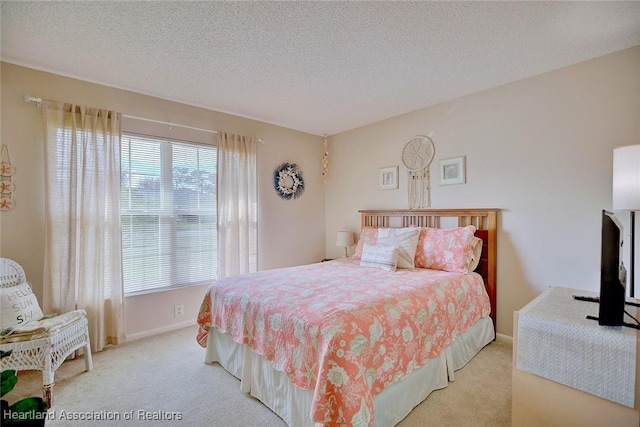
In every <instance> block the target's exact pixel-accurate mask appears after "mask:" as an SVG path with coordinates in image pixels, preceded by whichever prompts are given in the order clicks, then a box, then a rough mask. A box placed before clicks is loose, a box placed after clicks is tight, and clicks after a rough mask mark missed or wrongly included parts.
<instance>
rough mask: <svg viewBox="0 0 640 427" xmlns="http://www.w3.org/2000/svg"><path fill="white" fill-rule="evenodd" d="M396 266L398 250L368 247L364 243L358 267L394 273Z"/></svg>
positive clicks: (384, 247)
mask: <svg viewBox="0 0 640 427" xmlns="http://www.w3.org/2000/svg"><path fill="white" fill-rule="evenodd" d="M397 264H398V248H396V247H394V246H381V245H369V244H368V243H365V244H364V245H363V248H362V258H361V259H360V265H361V266H363V267H376V268H381V269H383V270H386V271H396V266H397Z"/></svg>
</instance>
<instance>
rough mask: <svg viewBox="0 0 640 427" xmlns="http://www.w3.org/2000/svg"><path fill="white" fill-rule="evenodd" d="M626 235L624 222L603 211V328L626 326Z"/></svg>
mask: <svg viewBox="0 0 640 427" xmlns="http://www.w3.org/2000/svg"><path fill="white" fill-rule="evenodd" d="M622 236H623V235H622V224H621V223H620V221H619V220H618V219H617V218H616V217H615V216H614V215H613V214H612V213H611V212H607V211H606V210H603V211H602V248H601V262H600V309H599V313H598V323H599V324H600V325H607V326H621V325H623V324H624V321H623V318H624V305H625V293H626V289H625V288H626V269H625V267H624V263H623V261H622V260H623V255H622V241H623V238H622Z"/></svg>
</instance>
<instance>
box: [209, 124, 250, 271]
mask: <svg viewBox="0 0 640 427" xmlns="http://www.w3.org/2000/svg"><path fill="white" fill-rule="evenodd" d="M256 151H257V150H256V143H255V142H254V141H253V139H252V138H247V137H244V136H238V135H233V134H227V133H219V134H218V165H217V186H218V191H217V195H218V278H223V277H228V276H234V275H237V274H242V273H250V272H254V271H256V270H257V252H258V243H257V224H258V212H257V179H256V176H257V174H256V157H257V156H256Z"/></svg>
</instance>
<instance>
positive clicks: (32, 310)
mask: <svg viewBox="0 0 640 427" xmlns="http://www.w3.org/2000/svg"><path fill="white" fill-rule="evenodd" d="M0 313H1V314H0V329H5V328H8V327H10V326H15V325H21V324H24V323H26V322H28V321H29V320H37V319H41V318H42V310H41V309H40V304H38V299H37V298H36V296H35V294H34V293H33V290H32V289H31V285H30V284H29V283H27V282H23V283H20V284H19V285H16V286H11V287H10V288H0Z"/></svg>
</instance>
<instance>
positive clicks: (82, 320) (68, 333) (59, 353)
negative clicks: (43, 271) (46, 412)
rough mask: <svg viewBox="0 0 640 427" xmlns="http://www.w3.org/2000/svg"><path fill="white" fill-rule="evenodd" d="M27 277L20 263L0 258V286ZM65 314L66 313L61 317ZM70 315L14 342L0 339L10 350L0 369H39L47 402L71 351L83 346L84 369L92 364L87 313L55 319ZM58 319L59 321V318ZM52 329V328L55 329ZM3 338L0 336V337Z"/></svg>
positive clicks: (0, 344)
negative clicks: (66, 319) (57, 375)
mask: <svg viewBox="0 0 640 427" xmlns="http://www.w3.org/2000/svg"><path fill="white" fill-rule="evenodd" d="M25 281H26V276H25V273H24V269H23V268H22V267H21V266H20V264H18V263H16V262H15V261H12V260H10V259H7V258H0V287H1V288H9V287H12V286H17V285H19V284H21V283H24V282H25ZM62 316H65V317H62ZM65 318H69V319H71V320H70V321H69V322H65V323H62V324H61V325H60V324H58V325H57V326H56V327H55V328H52V329H51V331H50V332H49V331H45V332H44V333H40V334H38V335H35V336H34V337H33V338H26V339H24V340H19V341H15V342H2V341H1V340H0V350H1V351H3V352H9V351H10V352H11V354H10V355H9V356H7V357H3V358H1V359H0V371H4V370H7V369H13V370H16V371H20V370H29V369H35V370H40V371H42V381H43V397H44V400H45V401H46V402H47V406H48V407H51V406H52V405H53V384H54V382H53V377H54V374H55V370H56V369H58V368H59V367H60V365H62V362H64V361H65V360H66V359H67V357H69V356H70V355H71V354H72V353H73V352H74V351H76V350H78V349H80V348H84V363H85V368H86V370H87V371H90V370H91V369H92V368H93V361H92V358H91V346H90V345H89V327H88V321H87V316H86V313H85V312H84V311H83V310H76V311H74V312H71V313H65V314H63V315H61V316H57V317H55V318H54V319H55V320H63V319H65ZM59 323H60V322H59ZM54 329H55V330H54ZM0 338H3V337H0Z"/></svg>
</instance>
